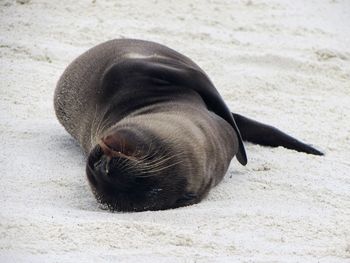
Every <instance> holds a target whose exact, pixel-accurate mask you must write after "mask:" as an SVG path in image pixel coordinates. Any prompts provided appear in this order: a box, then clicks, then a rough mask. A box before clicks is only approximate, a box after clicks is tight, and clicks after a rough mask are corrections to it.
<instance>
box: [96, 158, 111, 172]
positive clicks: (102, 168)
mask: <svg viewBox="0 0 350 263" xmlns="http://www.w3.org/2000/svg"><path fill="white" fill-rule="evenodd" d="M110 159H111V158H110V157H109V156H106V155H102V156H101V158H100V159H99V160H97V161H96V162H95V163H94V164H93V170H94V172H96V173H98V174H103V175H108V174H109V162H110Z"/></svg>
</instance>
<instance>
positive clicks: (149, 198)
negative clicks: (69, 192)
mask: <svg viewBox="0 0 350 263" xmlns="http://www.w3.org/2000/svg"><path fill="white" fill-rule="evenodd" d="M145 136H146V135H144V136H143V137H142V136H140V135H138V134H136V135H135V134H131V132H130V131H122V132H120V131H113V132H110V133H108V135H106V136H104V137H102V138H101V140H100V142H99V143H98V144H97V145H96V146H95V147H94V148H93V149H92V151H91V152H90V154H89V158H88V162H87V167H86V173H87V177H88V180H89V182H90V186H91V188H92V190H93V192H94V194H95V196H96V198H97V199H98V200H99V201H100V202H101V203H102V204H105V205H107V207H108V208H109V209H110V210H116V211H145V210H160V209H167V208H171V207H177V206H182V205H181V204H182V203H183V200H184V199H183V198H184V196H185V194H186V193H185V191H186V185H187V180H186V178H185V176H183V175H182V172H181V169H180V168H179V166H178V165H180V163H181V162H180V161H179V160H178V159H176V158H175V157H174V156H169V153H167V151H166V150H160V149H161V148H166V145H157V143H156V142H155V141H154V140H153V141H152V143H150V144H146V142H148V141H150V140H147V139H146V140H145ZM142 139H143V140H144V141H142ZM170 181H171V183H169V182H170ZM178 200H181V203H179V202H178ZM186 202H187V201H186Z"/></svg>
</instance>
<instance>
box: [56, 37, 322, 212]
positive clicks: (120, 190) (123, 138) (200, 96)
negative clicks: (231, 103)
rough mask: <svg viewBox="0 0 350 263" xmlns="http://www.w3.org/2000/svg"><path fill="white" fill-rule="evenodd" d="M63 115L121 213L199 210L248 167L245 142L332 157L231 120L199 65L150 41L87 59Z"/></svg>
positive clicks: (61, 89) (127, 42) (60, 105)
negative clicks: (232, 168) (234, 169)
mask: <svg viewBox="0 0 350 263" xmlns="http://www.w3.org/2000/svg"><path fill="white" fill-rule="evenodd" d="M54 106H55V111H56V115H57V118H58V120H59V121H60V123H61V124H62V125H63V126H64V127H65V129H66V130H67V131H68V132H69V133H70V134H71V135H72V136H73V137H74V138H75V139H76V140H77V141H78V142H79V143H80V145H81V146H82V148H83V149H84V151H85V153H86V154H87V155H88V159H87V165H86V173H87V178H88V180H89V183H90V186H91V188H92V191H93V193H94V194H95V196H96V198H97V200H98V201H100V202H101V203H102V204H105V205H107V206H108V207H109V208H110V209H111V210H116V211H144V210H161V209H168V208H176V207H180V206H186V205H190V204H194V203H198V202H199V201H201V200H202V199H203V198H204V197H205V196H206V194H207V193H208V191H209V190H210V189H211V188H212V187H213V186H215V185H217V184H218V183H219V182H220V181H221V179H222V178H223V176H224V175H225V173H226V171H227V169H228V167H229V164H230V161H231V160H232V158H233V157H234V156H237V159H238V161H239V162H240V163H241V164H242V165H245V164H246V163H247V157H246V153H245V149H244V145H243V142H242V138H243V139H244V140H247V141H251V142H253V143H257V144H262V145H268V146H284V147H287V148H290V149H294V150H297V151H302V152H306V153H311V154H316V155H322V153H321V152H319V151H318V150H316V149H314V148H313V147H311V146H309V145H306V144H304V143H302V142H300V141H298V140H296V139H294V138H292V137H290V136H288V135H287V134H285V133H283V132H281V131H279V130H277V129H275V128H274V127H271V126H268V125H265V124H262V123H259V122H256V121H253V120H251V119H248V118H246V117H243V116H241V115H238V114H234V113H231V112H230V110H229V109H228V107H227V106H226V104H225V102H224V101H223V99H222V98H221V96H220V94H219V93H218V91H217V90H216V89H215V87H214V85H213V83H212V82H211V81H210V79H209V78H208V76H207V75H206V74H205V72H204V71H203V70H202V69H201V68H200V67H199V66H197V65H196V64H195V63H194V62H193V61H192V60H190V59H189V58H187V57H185V56H184V55H182V54H180V53H178V52H176V51H174V50H172V49H170V48H168V47H165V46H163V45H160V44H157V43H153V42H149V41H142V40H135V39H116V40H111V41H108V42H105V43H102V44H100V45H98V46H96V47H93V48H92V49H90V50H88V51H86V52H85V53H83V54H82V55H81V56H79V57H78V58H77V59H75V60H74V61H73V62H72V63H71V64H70V65H69V66H68V67H67V69H66V70H65V71H64V73H63V75H62V76H61V78H60V79H59V81H58V84H57V87H56V90H55V96H54ZM240 131H241V132H240Z"/></svg>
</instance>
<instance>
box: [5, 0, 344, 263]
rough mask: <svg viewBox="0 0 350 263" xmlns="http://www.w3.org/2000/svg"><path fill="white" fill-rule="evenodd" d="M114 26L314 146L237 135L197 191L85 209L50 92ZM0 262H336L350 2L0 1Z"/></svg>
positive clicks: (79, 169)
mask: <svg viewBox="0 0 350 263" xmlns="http://www.w3.org/2000/svg"><path fill="white" fill-rule="evenodd" d="M115 38H138V39H145V40H152V41H155V42H159V43H162V44H164V45H167V46H169V47H171V48H173V49H176V50H177V51H179V52H181V53H183V54H185V55H186V56H188V57H190V58H191V59H193V60H194V61H195V62H196V63H198V65H200V66H201V67H202V68H203V69H204V70H205V71H206V72H207V74H208V75H209V76H210V78H211V80H212V81H213V83H214V84H215V86H216V88H217V89H218V90H219V92H220V93H221V95H222V96H223V98H224V99H225V101H226V102H227V105H228V106H229V107H230V108H231V110H232V111H233V112H237V113H240V114H242V115H245V116H247V117H250V118H253V119H256V120H259V121H262V122H265V123H269V124H271V125H274V126H276V127H278V128H280V129H281V130H283V131H285V132H288V133H289V134H291V135H293V136H295V137H297V138H298V139H300V140H303V141H305V142H307V143H310V144H312V145H314V146H315V147H317V148H318V149H320V150H321V151H323V152H324V153H325V156H323V157H319V156H312V155H307V154H303V153H298V152H295V151H290V150H287V149H284V148H281V147H279V148H269V147H262V146H257V145H253V144H249V143H246V151H247V155H248V160H249V161H248V165H247V166H245V167H244V166H241V165H240V164H239V163H238V162H237V160H236V159H234V160H233V161H232V162H231V166H230V169H229V171H228V173H227V175H226V177H225V179H224V180H223V181H222V182H221V184H219V185H218V186H217V187H216V188H214V189H213V190H212V191H211V192H210V194H209V196H208V197H207V198H206V199H205V200H203V201H202V202H201V203H199V204H197V205H193V206H189V207H184V208H179V209H173V210H167V211H157V212H150V211H147V212H142V213H111V212H109V211H106V210H103V209H101V207H100V206H99V204H98V203H97V202H96V200H95V198H94V197H93V195H92V193H91V190H90V187H89V185H88V182H87V180H86V178H85V161H86V157H85V156H84V155H83V152H82V150H81V149H80V147H79V145H78V144H77V143H76V142H75V141H74V140H73V139H72V138H71V137H70V136H69V135H68V133H67V132H66V131H65V130H64V128H63V127H62V126H61V125H60V124H59V123H58V121H57V120H56V117H55V114H54V109H53V93H54V89H55V85H56V82H57V80H58V78H59V77H60V75H61V74H62V72H63V70H64V69H65V68H66V66H67V65H68V64H69V63H70V62H71V61H72V60H73V59H74V58H76V57H77V56H78V55H80V54H81V53H82V52H84V51H86V50H87V49H89V48H91V47H93V46H94V45H97V44H99V43H101V42H104V41H107V40H110V39H115ZM0 136H1V151H0V167H1V182H0V202H1V206H0V262H350V227H349V226H350V158H349V157H350V2H349V1H347V0H344V1H342V0H334V1H331V0H328V1H326V0H318V1H302V0H294V1H286V0H285V1H277V0H244V1H229V0H221V1H219V0H210V1H199V0H195V1H174V0H169V1H161V0H154V1H146V0H139V1H136V0H131V1H112V0H94V1H68V0H61V1H40V0H17V1H14V0H0Z"/></svg>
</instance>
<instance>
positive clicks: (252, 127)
mask: <svg viewBox="0 0 350 263" xmlns="http://www.w3.org/2000/svg"><path fill="white" fill-rule="evenodd" d="M232 115H233V118H234V119H235V121H236V124H237V126H238V129H239V130H240V132H241V136H242V139H243V141H249V142H252V143H255V144H260V145H264V146H271V147H278V146H283V147H285V148H287V149H292V150H296V151H298V152H305V153H309V154H314V155H323V153H322V152H320V151H318V150H316V149H315V148H313V147H312V146H310V145H307V144H305V143H303V142H301V141H299V140H297V139H295V138H293V137H292V136H289V135H288V134H286V133H284V132H282V131H280V130H278V129H276V128H275V127H272V126H270V125H266V124H263V123H260V122H257V121H254V120H252V119H249V118H246V117H244V116H242V115H239V114H236V113H232Z"/></svg>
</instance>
